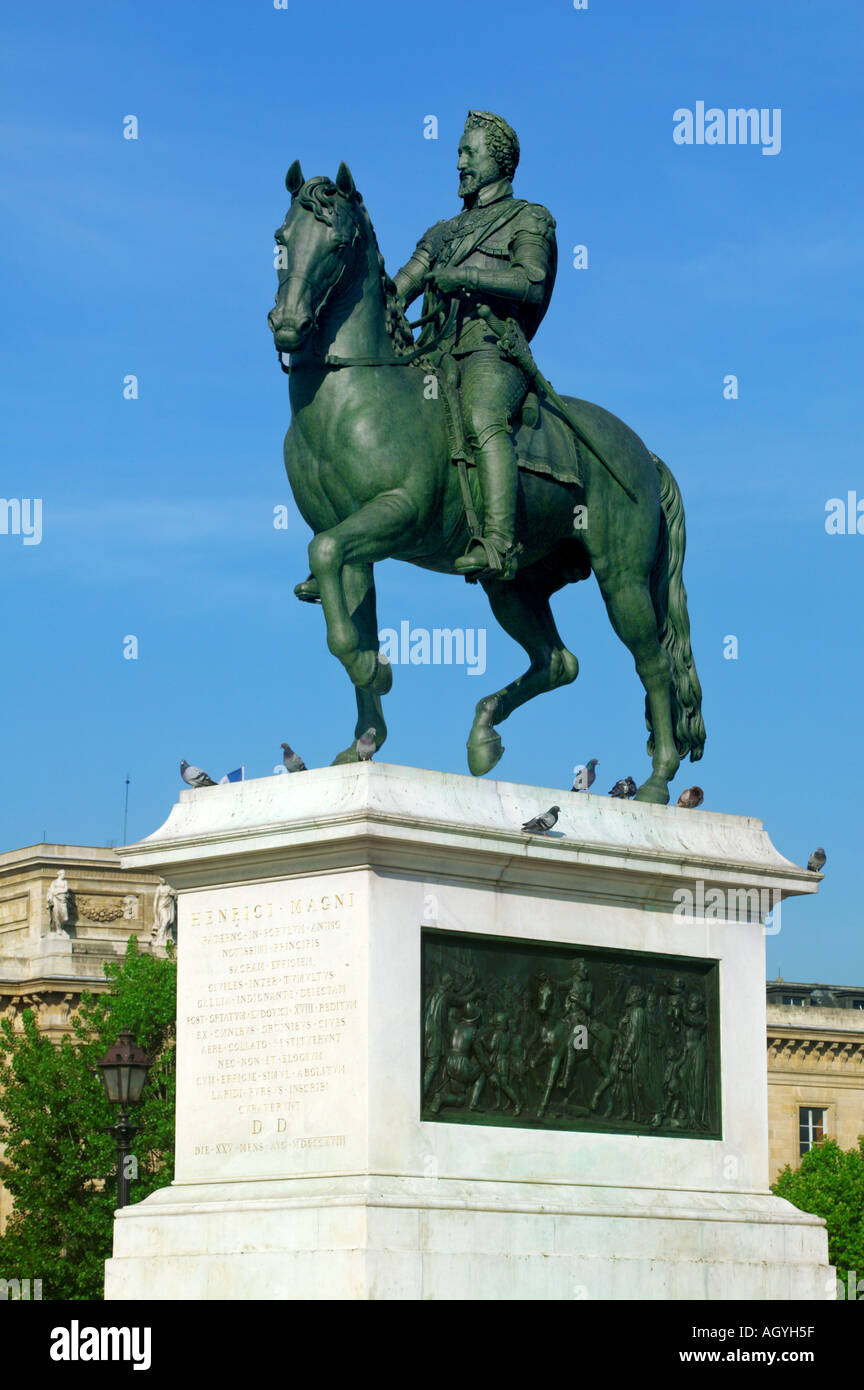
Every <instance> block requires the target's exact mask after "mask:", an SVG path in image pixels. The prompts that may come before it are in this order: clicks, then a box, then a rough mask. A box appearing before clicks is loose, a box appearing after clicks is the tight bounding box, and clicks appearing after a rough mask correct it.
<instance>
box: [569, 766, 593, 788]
mask: <svg viewBox="0 0 864 1390" xmlns="http://www.w3.org/2000/svg"><path fill="white" fill-rule="evenodd" d="M596 766H597V759H596V758H589V759H588V761H587V763H586V764H585V766H584V767H576V768H574V769H573V786H572V787H571V788H570V790H571V791H573V792H587V790H588V788H589V787H592V786H593V785H594V778H595V777H596V775H597V774H596V773H595V771H594V769H595V767H596Z"/></svg>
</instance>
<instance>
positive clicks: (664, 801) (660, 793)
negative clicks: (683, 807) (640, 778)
mask: <svg viewBox="0 0 864 1390" xmlns="http://www.w3.org/2000/svg"><path fill="white" fill-rule="evenodd" d="M633 800H634V801H650V802H652V803H653V805H655V806H668V805H669V783H668V782H666V781H664V779H663V778H662V777H649V778H648V781H647V782H643V783H642V786H641V787H640V788H639V790H638V792H637V793H636V795H635V796H634V798H633Z"/></svg>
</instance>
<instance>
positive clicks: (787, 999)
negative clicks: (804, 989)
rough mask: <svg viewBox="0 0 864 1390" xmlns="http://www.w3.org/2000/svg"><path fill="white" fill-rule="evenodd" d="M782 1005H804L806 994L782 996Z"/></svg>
mask: <svg viewBox="0 0 864 1390" xmlns="http://www.w3.org/2000/svg"><path fill="white" fill-rule="evenodd" d="M783 1003H784V1004H806V1003H807V995H806V994H784V995H783Z"/></svg>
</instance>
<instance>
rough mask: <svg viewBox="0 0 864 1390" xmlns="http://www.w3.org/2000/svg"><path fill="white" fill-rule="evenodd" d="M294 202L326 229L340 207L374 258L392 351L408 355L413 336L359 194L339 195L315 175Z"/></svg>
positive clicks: (334, 185)
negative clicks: (375, 258) (363, 235)
mask: <svg viewBox="0 0 864 1390" xmlns="http://www.w3.org/2000/svg"><path fill="white" fill-rule="evenodd" d="M297 201H298V203H300V205H301V207H304V208H306V209H307V210H308V211H309V212H311V213H312V215H313V216H314V217H316V218H317V220H318V221H319V222H325V223H326V224H327V225H328V226H330V227H332V226H333V224H334V220H336V219H338V218H339V211H340V205H341V206H344V208H345V209H346V211H347V212H348V215H349V217H350V218H351V221H352V222H353V223H354V225H355V226H358V227H359V230H360V232H361V234H365V236H366V238H367V240H368V242H369V244H370V245H371V247H372V249H373V250H374V252H375V255H376V257H377V258H378V274H379V277H380V280H381V292H382V294H383V296H384V326H385V328H386V329H387V332H388V334H389V336H390V338H391V339H392V342H393V349H394V351H395V353H396V355H397V356H399V357H401V356H404V355H405V354H406V353H409V352H411V351H412V350H413V348H414V346H415V344H414V337H413V334H412V332H411V329H410V328H409V327H408V320H407V319H406V317H405V313H404V311H403V308H402V303H401V301H400V299H399V296H398V294H397V293H396V286H395V285H394V283H393V281H392V280H391V279H390V276H389V275H388V274H387V270H386V268H385V265H384V257H383V256H382V255H381V251H380V249H379V247H378V238H377V237H376V235H375V228H374V227H373V225H372V218H371V217H370V216H369V213H368V211H367V210H366V206H365V204H364V202H363V199H362V198H361V197H360V194H359V193H356V192H355V193H353V194H347V193H343V192H341V190H340V189H339V188H337V187H336V184H335V183H334V182H333V180H332V179H328V178H327V177H326V176H324V175H319V176H318V177H317V178H313V179H309V180H308V182H307V183H305V184H304V185H303V187H302V188H301V189H300V191H299V192H298V194H297Z"/></svg>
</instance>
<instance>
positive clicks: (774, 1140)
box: [767, 979, 864, 1182]
mask: <svg viewBox="0 0 864 1390" xmlns="http://www.w3.org/2000/svg"><path fill="white" fill-rule="evenodd" d="M767 1005H768V1008H767V1014H768V1139H769V1146H770V1154H771V1181H772V1182H773V1181H774V1179H775V1178H776V1176H777V1174H778V1173H779V1172H780V1170H781V1169H782V1168H783V1167H785V1165H786V1164H787V1163H789V1164H791V1165H792V1167H793V1168H797V1167H798V1165H799V1163H800V1162H801V1159H802V1157H803V1155H804V1154H805V1153H807V1152H808V1150H809V1149H810V1148H812V1146H813V1144H814V1143H817V1142H818V1140H819V1139H821V1138H822V1136H823V1135H828V1136H829V1137H830V1138H832V1139H836V1140H837V1143H838V1144H839V1145H840V1147H841V1149H853V1148H855V1147H856V1145H857V1143H858V1136H859V1134H864V988H858V989H856V988H853V987H851V986H848V985H817V984H792V983H789V982H788V981H785V980H781V979H777V980H772V981H771V982H769V984H768V987H767Z"/></svg>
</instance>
